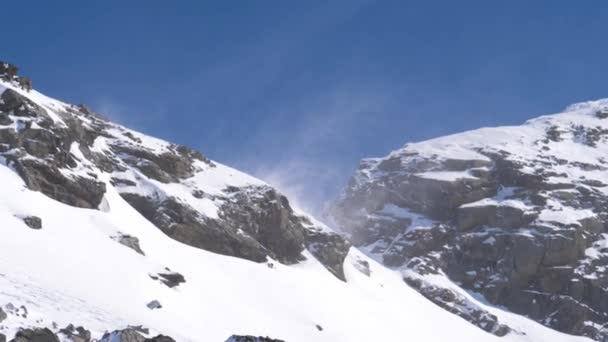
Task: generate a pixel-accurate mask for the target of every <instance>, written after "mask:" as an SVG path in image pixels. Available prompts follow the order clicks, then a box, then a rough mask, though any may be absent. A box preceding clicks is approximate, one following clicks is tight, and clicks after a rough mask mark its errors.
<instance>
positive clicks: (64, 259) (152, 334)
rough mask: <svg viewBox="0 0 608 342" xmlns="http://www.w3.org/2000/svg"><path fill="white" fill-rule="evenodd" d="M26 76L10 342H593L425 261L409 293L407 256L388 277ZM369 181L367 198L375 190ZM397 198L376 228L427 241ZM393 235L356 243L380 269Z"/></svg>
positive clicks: (0, 270)
mask: <svg viewBox="0 0 608 342" xmlns="http://www.w3.org/2000/svg"><path fill="white" fill-rule="evenodd" d="M17 71H18V70H17V68H16V67H15V66H14V65H11V64H8V63H0V184H1V187H0V189H1V191H0V236H1V238H0V341H2V342H4V341H6V340H7V339H8V340H10V341H15V342H28V341H29V342H47V341H50V342H54V341H60V340H61V341H77V342H86V341H91V340H99V341H102V342H130V341H136V342H141V341H156V342H170V341H227V340H228V341H239V342H243V341H253V342H255V341H258V342H261V341H275V340H276V341H289V342H294V341H295V342H297V341H332V342H336V341H345V342H346V341H348V342H357V341H362V342H364V341H404V340H414V341H421V340H424V341H448V340H458V341H460V340H466V341H498V340H505V341H578V340H580V341H584V340H588V339H585V338H577V337H572V336H569V335H566V334H562V333H558V332H556V331H554V330H551V329H549V328H547V327H544V326H542V325H541V324H538V323H536V322H534V321H532V320H530V319H527V318H525V317H522V316H518V315H515V314H513V313H510V312H508V311H505V310H503V309H500V308H497V307H494V306H492V305H487V304H485V303H483V302H481V301H479V300H478V299H477V298H474V297H473V296H471V295H469V293H467V292H464V290H462V289H463V288H464V287H463V288H460V287H456V285H453V283H450V282H448V278H446V277H444V276H443V274H442V273H440V272H439V271H440V264H439V261H437V264H433V263H432V262H431V261H426V260H427V259H424V256H421V257H420V258H419V259H420V260H421V263H420V267H419V268H420V269H422V268H423V267H427V268H428V269H429V270H431V271H430V272H429V273H428V275H427V276H424V277H423V276H422V273H412V277H409V276H408V277H407V278H406V280H407V282H405V281H404V275H409V274H410V273H404V272H405V269H401V268H399V267H397V265H398V264H400V263H399V262H397V261H395V260H398V258H399V256H398V253H396V252H395V253H393V254H395V257H394V258H393V261H392V262H390V261H388V260H391V259H390V258H388V257H387V258H385V259H384V262H385V263H386V264H388V265H389V266H391V267H390V268H389V267H385V266H383V265H382V264H381V263H379V262H377V261H375V260H374V259H373V258H370V257H369V256H368V255H366V253H363V252H361V251H360V250H358V249H357V248H353V247H351V243H350V242H348V241H347V240H346V239H345V237H344V235H343V234H337V233H335V232H334V231H332V229H330V228H329V227H327V226H326V225H324V224H322V223H320V222H319V221H317V220H315V219H314V218H313V217H311V216H310V215H307V214H306V213H302V212H299V211H297V210H294V208H292V207H291V206H290V204H289V200H288V199H287V198H286V197H285V196H283V195H282V194H281V193H280V192H278V191H277V190H276V189H274V188H273V187H272V186H270V185H268V184H266V183H264V182H263V181H261V180H258V179H256V178H254V177H251V176H249V175H247V174H244V173H242V172H239V171H237V170H234V169H232V168H230V167H227V166H224V165H222V164H220V163H218V162H215V161H212V160H209V159H208V158H206V157H204V156H203V155H202V154H201V153H199V152H197V151H195V150H193V149H190V148H188V147H185V146H180V145H176V144H172V143H169V142H166V141H163V140H159V139H155V138H152V137H149V136H147V135H144V134H141V133H138V132H136V131H133V130H130V129H127V128H125V127H123V126H120V125H117V124H114V123H111V122H109V121H108V120H106V119H104V118H103V117H102V116H101V115H99V114H97V113H94V112H93V111H91V110H90V109H88V108H87V107H86V106H83V105H71V104H67V103H64V102H61V101H58V100H55V99H52V98H49V97H47V96H45V95H43V94H41V93H39V92H38V91H36V90H34V89H33V87H32V81H31V80H30V79H28V78H25V77H22V76H20V75H19V74H18V72H17ZM463 153H464V152H463ZM484 158H485V157H484ZM483 160H486V159H483ZM485 163H486V164H484V165H489V163H490V162H489V161H487V160H486V162H485ZM372 164H373V163H371V162H368V165H369V166H370V167H371V166H372ZM465 164H466V163H465ZM391 165H394V163H392V164H391ZM466 165H468V164H466ZM395 166H398V165H395ZM484 167H487V166H484ZM480 168H481V167H480ZM368 169H369V170H371V169H370V168H368ZM388 171H389V170H387V173H386V176H388V175H389V173H390V172H388ZM362 172H365V171H362ZM391 172H393V173H394V174H395V175H396V174H397V173H401V174H403V172H398V171H397V168H394V169H393V171H391ZM461 172H463V173H464V171H461ZM393 173H390V174H393ZM489 173H490V172H489V171H488V174H489ZM370 175H371V174H370ZM376 175H377V176H379V174H376ZM471 177H473V176H471ZM471 177H469V178H471ZM488 177H489V176H488ZM469 178H467V179H469ZM356 179H357V181H356V182H357V184H358V185H357V184H353V188H352V191H353V193H354V192H356V191H358V190H357V189H359V185H360V186H365V184H368V181H369V182H370V183H369V184H370V186H371V183H372V182H373V180H372V179H371V178H365V179H363V178H361V177H357V178H356ZM425 179H426V178H425ZM429 179H431V181H429V183H428V184H435V183H433V182H435V181H433V180H432V179H433V178H429ZM480 182H481V181H480ZM448 183H449V184H452V183H454V182H451V181H450V182H448ZM441 184H443V183H441ZM429 186H431V185H429ZM513 193H517V192H516V191H513ZM488 194H490V190H488ZM371 198H372V197H369V198H368V200H371ZM386 199H387V201H386V202H385V203H384V204H383V205H382V208H384V209H382V208H379V207H377V206H376V208H375V209H374V210H372V209H371V208H370V213H374V215H384V214H382V213H383V212H384V213H386V215H387V216H386V217H388V216H390V215H392V218H390V219H391V220H392V219H393V218H394V219H395V222H401V223H403V224H401V225H397V224H396V225H395V227H396V228H395V229H397V228H399V227H400V228H399V229H404V232H405V230H407V231H408V232H415V231H419V230H414V229H406V225H405V222H406V221H407V220H408V218H406V217H405V216H404V217H403V219H401V218H400V217H401V216H400V215H406V216H407V217H414V216H412V215H414V214H411V213H410V211H408V210H407V209H405V208H406V206H405V205H404V203H397V204H399V205H401V207H398V206H397V204H395V205H392V204H390V203H389V202H388V197H387V198H386ZM368 200H363V199H362V202H361V203H364V202H365V201H368ZM343 203H347V202H346V197H345V198H344V202H343ZM378 203H379V202H378ZM429 203H431V202H429ZM353 208H354V207H353ZM383 210H384V211H383ZM391 210H393V211H394V213H393V214H390V211H391ZM423 211H424V210H421V212H423ZM337 212H338V211H336V213H337ZM342 213H344V214H345V215H346V213H347V212H346V211H343V212H342ZM429 213H430V212H429ZM341 217H344V218H346V216H341ZM378 217H380V216H378ZM420 217H421V219H420V220H423V219H422V214H420ZM352 218H353V219H355V218H354V217H352ZM370 218H371V217H370ZM387 220H388V218H387ZM341 222H343V221H341ZM378 222H379V223H382V222H384V221H378ZM417 222H426V221H417ZM429 222H430V221H429ZM589 222H591V221H589ZM383 224H384V223H383ZM384 227H385V226H384V225H383V226H382V228H381V231H382V232H380V231H379V232H377V233H372V231H371V230H369V229H368V228H369V227H365V226H360V229H359V228H358V230H357V232H359V233H353V232H354V231H351V234H350V236H351V237H352V238H353V239H354V241H355V242H356V244H357V245H359V246H362V247H363V251H365V252H368V251H369V252H370V253H371V255H372V257H374V256H377V255H381V254H382V253H381V254H379V253H380V252H378V250H376V249H375V248H371V249H370V248H369V247H370V246H371V245H372V244H374V245H376V246H378V248H380V246H381V245H382V242H381V241H380V240H381V239H384V240H385V241H388V240H389V239H392V240H391V241H393V240H394V244H393V245H394V246H395V248H396V247H397V246H398V245H399V244H400V243H401V241H402V238H396V237H397V236H391V235H390V234H388V233H386V232H384V231H385V230H386V229H385V228H384ZM365 229H367V230H365ZM449 229H451V228H448V227H446V228H442V229H440V230H439V231H440V232H443V231H448V230H449ZM364 230H365V231H368V232H369V234H368V233H365V234H362V233H363V232H364ZM435 231H436V229H435V228H433V227H431V226H429V227H428V229H426V230H424V231H420V232H421V233H425V232H429V233H433V232H435ZM373 234H376V235H373ZM380 234H382V237H380ZM400 234H401V235H403V234H402V233H400ZM423 235H424V234H423ZM447 235H448V233H445V236H447ZM495 235H497V234H495ZM442 236H443V235H442ZM497 236H498V235H497ZM424 238H425V236H421V238H420V241H421V242H422V243H423V242H424V241H426V240H424ZM497 239H498V237H497ZM372 240H375V241H374V242H372ZM384 240H383V241H384ZM442 245H443V244H442ZM420 248H422V247H420ZM384 250H385V253H384V255H389V254H390V253H391V252H390V251H391V250H393V247H390V248H388V245H387V246H386V248H384ZM598 253H601V251H598ZM433 255H435V254H431V255H430V256H429V259H428V260H431V259H430V258H431V257H432V256H433ZM437 255H439V254H437ZM600 255H601V254H598V257H599V256H600ZM410 259H411V258H410ZM404 260H405V259H404ZM412 260H413V259H412ZM433 260H435V259H433ZM436 260H440V258H439V256H438V257H437V258H436ZM381 261H382V260H381ZM387 261H388V262H387ZM422 261H424V262H422ZM411 269H412V270H414V269H415V268H413V267H412V268H411ZM413 274H420V277H421V278H420V279H423V280H424V281H425V283H424V284H425V286H426V285H427V284H428V283H429V282H430V279H431V278H430V277H431V275H432V274H438V276H437V277H436V278H433V279H436V280H437V281H441V284H442V285H445V286H454V288H455V289H458V291H461V290H462V292H458V293H459V294H458V296H459V297H458V298H461V297H462V298H466V303H473V302H475V303H477V304H476V308H478V310H477V311H474V310H471V311H470V312H469V313H470V316H473V317H476V318H477V321H478V322H477V324H478V325H480V326H482V327H483V322H486V323H487V324H493V323H494V322H495V321H500V325H497V324H493V325H492V327H496V329H494V328H493V329H491V332H494V333H495V334H491V333H488V332H486V331H484V330H483V329H479V328H478V327H476V326H475V325H472V324H469V323H468V322H467V321H466V320H465V319H463V318H462V317H459V315H454V314H453V313H450V312H448V311H446V310H444V309H443V308H442V307H441V306H437V305H436V304H435V303H433V301H435V302H436V300H435V299H433V298H431V300H428V299H427V298H425V297H429V292H428V291H420V292H418V291H417V290H415V289H413V288H412V286H411V285H412V284H413V285H414V287H416V288H417V289H418V290H420V288H421V286H419V285H420V284H422V283H415V281H414V280H412V279H413ZM482 279H484V278H482ZM425 288H428V287H425ZM454 291H456V290H454ZM437 293H439V294H440V295H442V296H443V295H445V296H448V297H450V296H452V295H453V292H450V291H449V290H448V291H444V292H437ZM448 305H449V304H448ZM443 306H444V307H445V305H443ZM461 307H462V305H455V306H454V308H461ZM451 311H453V310H451ZM460 316H462V315H460ZM464 318H466V319H470V318H471V317H469V316H465V317H464ZM480 322H481V323H480ZM485 330H488V329H487V328H486V329H485ZM496 335H504V337H502V338H499V337H497V336H496ZM266 336H267V337H266Z"/></svg>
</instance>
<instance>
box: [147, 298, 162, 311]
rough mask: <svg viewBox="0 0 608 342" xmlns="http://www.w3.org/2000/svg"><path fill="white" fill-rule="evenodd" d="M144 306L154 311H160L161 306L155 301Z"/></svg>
mask: <svg viewBox="0 0 608 342" xmlns="http://www.w3.org/2000/svg"><path fill="white" fill-rule="evenodd" d="M146 306H147V307H148V309H150V310H154V309H162V307H163V306H162V305H160V302H159V301H157V300H156V299H155V300H153V301H151V302H150V303H148V304H146Z"/></svg>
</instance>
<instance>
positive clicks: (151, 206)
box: [121, 188, 305, 264]
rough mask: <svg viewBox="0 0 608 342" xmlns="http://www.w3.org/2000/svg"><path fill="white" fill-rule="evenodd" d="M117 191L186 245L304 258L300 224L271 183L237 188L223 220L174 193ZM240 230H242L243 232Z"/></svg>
mask: <svg viewBox="0 0 608 342" xmlns="http://www.w3.org/2000/svg"><path fill="white" fill-rule="evenodd" d="M121 196H122V197H123V198H124V199H125V200H126V201H127V202H128V203H129V204H131V205H132V206H133V207H134V208H135V209H137V211H139V212H140V213H141V214H142V215H143V216H144V217H146V218H147V219H148V220H150V221H151V222H152V223H154V224H155V225H156V226H157V227H159V228H160V229H161V230H162V231H163V232H164V233H165V234H167V235H169V236H171V237H172V238H174V239H176V240H178V241H180V242H183V243H185V244H188V245H191V246H194V247H198V248H202V249H205V250H209V251H212V252H216V253H220V254H225V255H231V256H236V257H240V258H245V259H249V260H252V261H256V262H264V261H266V257H267V256H270V257H272V258H274V259H278V260H279V261H281V262H283V263H287V264H289V263H294V262H297V261H299V260H301V259H302V256H301V252H302V250H303V249H304V243H305V237H304V227H303V226H302V223H301V222H300V219H299V218H298V217H297V216H295V214H294V213H293V210H292V209H291V207H290V206H289V202H288V201H287V199H286V198H285V197H284V196H282V195H279V194H278V193H277V192H276V191H275V190H273V189H271V188H250V189H247V188H245V189H239V190H238V192H235V193H232V194H230V196H231V201H226V202H225V204H224V205H223V206H222V208H221V210H220V213H221V217H220V218H221V220H214V219H210V218H208V217H204V216H202V215H201V214H200V213H198V212H197V211H196V210H194V209H193V208H192V207H190V206H189V205H188V204H186V203H183V202H181V201H179V200H178V199H176V198H166V199H164V200H163V201H160V202H159V201H157V200H156V199H154V198H149V197H143V196H140V195H138V194H131V193H121ZM243 233H244V234H243Z"/></svg>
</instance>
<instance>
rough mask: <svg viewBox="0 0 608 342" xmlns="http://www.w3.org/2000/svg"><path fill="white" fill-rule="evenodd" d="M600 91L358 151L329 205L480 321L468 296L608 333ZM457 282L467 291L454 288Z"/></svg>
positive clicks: (356, 238)
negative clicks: (535, 111)
mask: <svg viewBox="0 0 608 342" xmlns="http://www.w3.org/2000/svg"><path fill="white" fill-rule="evenodd" d="M607 156H608V100H600V101H593V102H586V103H580V104H576V105H573V106H570V107H568V108H567V109H566V110H565V111H564V112H563V113H558V114H555V115H549V116H543V117H539V118H537V119H533V120H530V121H528V122H526V123H525V124H524V125H522V126H516V127H498V128H483V129H479V130H474V131H470V132H464V133H461V134H455V135H451V136H446V137H442V138H438V139H433V140H429V141H424V142H420V143H411V144H407V145H405V146H404V147H403V148H401V149H398V150H396V151H394V152H392V153H390V154H389V155H388V156H386V157H384V158H373V159H365V160H363V161H361V163H360V166H359V169H358V170H357V171H356V173H355V175H354V176H353V178H352V179H351V181H350V183H349V185H348V186H347V187H346V188H345V190H344V191H343V193H342V195H341V196H340V198H339V199H338V200H337V201H336V202H335V203H334V204H333V206H332V208H331V209H330V211H329V216H330V218H331V219H332V220H333V221H334V222H335V223H336V225H337V226H339V227H341V228H342V229H343V230H344V231H345V232H347V233H348V234H349V236H350V239H351V240H352V241H353V243H354V244H355V245H356V246H359V247H361V248H363V249H365V250H366V251H367V252H368V253H369V254H370V255H373V256H375V257H376V258H377V259H378V260H381V261H382V262H383V263H384V264H385V265H387V266H390V267H393V268H397V269H400V270H401V272H402V274H403V277H404V280H405V281H406V282H408V283H409V284H410V285H412V286H413V287H414V288H416V289H418V290H419V291H420V292H421V293H422V294H424V295H425V296H427V297H428V298H429V299H431V300H433V301H434V302H436V303H437V304H438V305H440V306H442V307H444V308H446V309H448V310H449V311H451V312H453V313H455V314H457V315H459V316H462V317H464V318H466V319H468V320H469V321H471V322H473V323H474V324H476V325H478V326H479V327H481V328H483V329H484V330H486V331H489V332H492V333H495V334H497V335H499V336H500V335H504V334H505V333H506V332H507V331H508V330H509V329H510V328H509V327H508V326H504V325H503V324H502V323H501V322H500V321H499V320H498V319H496V317H492V315H490V314H488V313H487V312H483V310H479V309H478V308H476V306H475V305H474V304H473V301H472V300H470V298H469V299H467V297H468V295H469V294H470V295H474V296H475V295H480V296H482V297H481V298H483V299H484V300H485V301H487V302H489V303H491V304H493V305H495V306H500V307H505V308H507V309H508V310H510V311H512V312H515V313H518V314H522V315H525V316H527V317H530V318H532V319H534V320H536V321H538V322H540V323H542V324H544V325H546V326H548V327H551V328H554V329H557V330H559V331H562V332H566V333H570V334H575V335H584V336H588V337H591V338H594V339H596V340H601V339H602V338H603V337H605V336H608V331H607V330H605V329H603V326H604V325H605V324H606V323H607V322H608V305H607V303H608V292H607V290H608V273H607V271H606V266H607V265H608V254H607V252H608V248H607V247H608V245H607V242H608V240H606V238H607V237H608V235H606V233H607V230H606V228H607V227H606V223H607V220H608V211H607V209H608V172H607V171H608V160H607V159H606V158H607ZM462 289H464V290H465V291H464V294H463V292H461V291H460V290H462Z"/></svg>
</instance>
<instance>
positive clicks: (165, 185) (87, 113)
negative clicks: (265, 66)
mask: <svg viewBox="0 0 608 342" xmlns="http://www.w3.org/2000/svg"><path fill="white" fill-rule="evenodd" d="M17 71H18V68H16V67H15V66H14V65H11V64H7V63H0V80H2V81H3V82H4V83H3V84H4V86H0V162H3V163H6V164H7V165H9V166H10V167H12V168H13V169H14V170H15V171H16V172H17V173H18V174H19V176H21V178H22V179H23V181H24V183H25V185H26V186H27V187H28V188H29V189H30V190H34V191H40V192H42V193H43V194H45V195H46V196H49V197H51V198H53V199H55V200H57V201H59V202H62V203H64V204H67V205H71V206H76V207H81V208H87V209H99V210H111V208H107V205H106V203H105V202H104V196H105V194H106V190H107V188H108V187H113V188H114V189H115V190H117V191H118V192H119V193H120V195H121V196H122V197H123V198H124V199H125V200H126V202H128V203H129V204H130V205H132V206H133V207H134V208H135V209H136V210H137V211H139V212H140V213H141V214H142V215H143V216H144V217H146V218H147V219H148V220H149V221H150V222H152V223H153V224H154V225H155V226H156V227H158V228H159V229H161V230H162V231H163V232H164V233H165V234H167V235H168V236H170V237H172V238H173V239H175V240H177V241H180V242H182V243H185V244H188V245H190V246H194V247H197V248H202V249H205V250H208V251H212V252H215V253H220V254H224V255H229V256H235V257H239V258H244V259H248V260H252V261H256V262H264V261H266V260H267V258H272V259H275V260H278V261H280V262H282V263H285V264H293V263H297V262H299V261H301V260H303V259H304V257H303V254H302V252H303V251H304V250H305V249H306V248H309V249H310V250H311V251H312V253H313V255H315V256H316V257H318V258H320V259H321V261H322V262H323V263H325V264H326V266H327V268H328V270H330V271H331V272H332V273H334V274H336V276H338V277H340V278H342V279H343V278H344V276H343V274H342V273H343V272H342V270H341V267H342V265H341V263H342V262H343V260H344V257H345V256H346V252H347V251H348V246H347V243H346V242H345V241H344V240H343V239H341V238H340V237H339V236H338V235H335V234H333V233H330V232H329V233H328V232H326V230H324V229H320V227H319V225H318V224H315V225H312V224H309V222H307V221H306V218H305V217H303V216H301V215H299V214H297V213H296V212H295V211H294V210H293V209H292V208H291V206H290V205H289V202H288V201H287V199H286V198H285V196H283V195H281V194H280V193H279V192H277V191H276V190H275V189H273V188H271V187H270V186H268V185H266V184H264V183H263V182H261V181H259V180H256V179H253V178H252V177H249V176H246V175H237V176H236V177H235V178H238V179H240V180H237V181H234V182H233V181H232V177H233V175H234V174H235V173H238V172H237V171H236V170H232V169H230V168H227V167H225V166H222V165H218V164H216V163H214V162H212V161H210V160H209V159H207V158H206V157H205V156H203V155H202V154H201V153H200V152H197V151H195V150H193V149H191V148H188V147H185V146H180V145H177V144H172V143H168V142H164V141H160V140H157V139H154V138H151V137H147V136H145V135H143V134H139V133H137V132H134V131H130V130H128V129H126V128H124V127H122V126H119V125H115V124H112V123H111V122H109V121H108V120H106V119H104V118H103V117H101V116H100V115H98V114H96V113H94V112H93V111H91V110H90V109H89V108H87V107H86V106H84V105H78V106H74V105H69V104H65V103H62V102H59V101H55V100H52V99H48V100H40V98H44V96H31V95H32V94H30V90H31V81H30V80H29V79H27V78H25V77H20V76H19V75H18V73H17ZM7 82H8V83H7ZM5 88H6V89H5ZM38 95H40V94H38ZM108 174H109V181H106V179H107V175H108ZM222 182H223V183H225V184H222ZM208 183H210V184H211V185H209V184H208ZM220 184H221V185H220ZM206 185H209V187H210V189H208V188H205V186H206ZM113 238H114V239H115V240H116V241H118V242H119V243H121V244H123V245H125V246H127V247H129V248H131V249H133V250H134V251H136V252H137V253H140V254H142V255H143V254H144V252H143V251H142V250H141V248H140V246H139V241H138V239H137V238H136V237H133V236H128V235H120V236H117V237H113Z"/></svg>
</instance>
